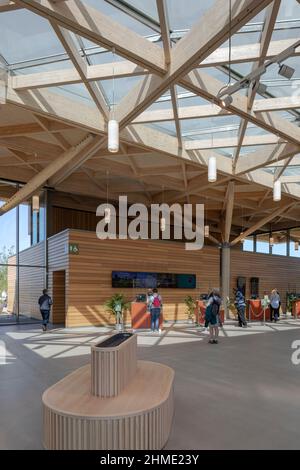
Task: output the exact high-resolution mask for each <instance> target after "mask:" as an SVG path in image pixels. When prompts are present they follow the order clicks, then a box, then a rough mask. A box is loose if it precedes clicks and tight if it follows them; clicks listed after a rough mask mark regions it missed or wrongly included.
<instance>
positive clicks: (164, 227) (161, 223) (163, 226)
mask: <svg viewBox="0 0 300 470" xmlns="http://www.w3.org/2000/svg"><path fill="white" fill-rule="evenodd" d="M160 230H161V231H162V232H164V231H165V230H166V219H165V218H164V217H162V218H161V219H160Z"/></svg>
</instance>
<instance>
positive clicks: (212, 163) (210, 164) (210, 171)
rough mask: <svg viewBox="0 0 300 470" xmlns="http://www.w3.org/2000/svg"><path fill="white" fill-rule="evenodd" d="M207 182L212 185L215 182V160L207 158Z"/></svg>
mask: <svg viewBox="0 0 300 470" xmlns="http://www.w3.org/2000/svg"><path fill="white" fill-rule="evenodd" d="M208 181H209V182H210V183H214V182H215V181H217V159H216V157H209V159H208Z"/></svg>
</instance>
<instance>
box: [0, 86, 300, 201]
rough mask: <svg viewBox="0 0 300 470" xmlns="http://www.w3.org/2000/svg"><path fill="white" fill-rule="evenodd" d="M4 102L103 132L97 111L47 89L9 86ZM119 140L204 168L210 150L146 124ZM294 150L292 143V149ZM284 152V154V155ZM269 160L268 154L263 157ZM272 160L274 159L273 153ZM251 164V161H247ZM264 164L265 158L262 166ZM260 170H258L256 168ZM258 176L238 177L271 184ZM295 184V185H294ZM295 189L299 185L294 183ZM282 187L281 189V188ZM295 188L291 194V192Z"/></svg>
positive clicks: (223, 165)
mask: <svg viewBox="0 0 300 470" xmlns="http://www.w3.org/2000/svg"><path fill="white" fill-rule="evenodd" d="M7 102H8V104H13V105H15V106H20V107H22V108H25V109H30V110H31V111H33V112H35V113H36V114H38V115H42V116H44V117H48V118H49V117H50V118H51V119H53V120H54V121H59V122H63V123H67V124H69V125H73V126H76V127H79V128H81V129H85V130H87V131H89V132H92V133H95V134H104V133H106V128H105V123H104V119H103V116H102V115H101V113H100V112H99V111H98V110H97V109H94V108H91V107H89V106H86V105H82V104H80V105H79V104H78V103H76V102H75V101H74V100H71V99H69V98H66V97H65V96H62V95H57V94H55V93H51V92H48V91H46V90H31V91H22V92H16V91H15V90H13V89H12V88H11V87H10V86H8V90H7ZM120 139H121V141H123V142H126V143H128V144H129V145H134V146H137V147H139V148H141V150H142V149H145V150H147V151H149V150H150V151H152V152H153V151H154V152H159V153H162V154H166V155H169V156H171V157H173V158H179V159H180V160H181V161H185V162H186V163H189V164H190V165H193V166H195V167H198V168H203V167H204V168H205V167H207V163H208V158H209V156H210V155H211V151H206V150H203V151H198V150H192V151H186V150H185V149H180V148H179V146H178V141H177V138H175V137H172V136H169V135H167V134H163V133H161V132H159V131H157V130H155V129H151V128H150V127H145V126H142V125H130V126H128V127H127V128H126V129H124V130H123V131H121V133H120ZM293 151H294V152H295V151H296V150H295V146H294V148H293ZM255 155H256V152H254V153H253V154H251V158H252V157H254V158H255ZM216 157H217V159H218V169H219V171H220V172H221V173H224V174H225V175H227V176H229V175H230V176H232V165H231V160H230V159H229V158H226V157H222V156H221V155H219V154H216ZM287 157H288V155H285V158H287ZM268 159H269V160H271V158H270V155H269V154H268V156H267V160H268ZM274 161H276V158H275V156H274ZM248 163H251V160H249V161H248ZM266 165H268V161H267V162H265V163H264V165H263V166H266ZM259 172H261V170H259ZM261 173H263V175H262V177H260V178H259V174H257V173H255V174H254V175H253V174H251V176H249V175H244V174H243V173H241V175H240V178H241V180H243V179H246V180H247V181H252V182H256V180H258V184H260V185H261V186H263V187H267V188H270V187H272V185H273V180H272V181H268V179H266V177H265V175H266V173H265V172H261ZM267 176H268V175H267ZM295 186H296V185H295ZM298 188H299V186H298ZM284 190H285V188H283V191H284ZM294 191H295V194H293V192H294ZM288 194H290V195H291V196H293V197H298V189H297V188H291V187H289V192H288Z"/></svg>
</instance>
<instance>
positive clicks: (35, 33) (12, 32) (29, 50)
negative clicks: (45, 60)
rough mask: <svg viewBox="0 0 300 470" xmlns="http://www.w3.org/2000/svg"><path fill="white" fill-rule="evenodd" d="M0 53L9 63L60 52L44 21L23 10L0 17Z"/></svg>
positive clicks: (46, 22) (59, 46)
mask: <svg viewBox="0 0 300 470" xmlns="http://www.w3.org/2000/svg"><path fill="white" fill-rule="evenodd" d="M0 31H1V42H0V54H2V56H3V57H4V58H5V59H6V61H7V62H8V63H9V64H12V63H15V62H23V61H25V60H32V59H35V58H37V57H44V56H53V55H55V54H60V53H64V52H65V51H64V48H63V46H62V45H61V43H60V41H59V40H58V38H57V36H56V34H55V33H54V31H53V29H52V28H51V26H50V24H49V22H48V21H47V20H45V19H44V18H42V17H40V16H38V15H36V14H34V13H32V12H30V11H29V10H26V9H20V10H14V11H10V12H6V13H1V14H0Z"/></svg>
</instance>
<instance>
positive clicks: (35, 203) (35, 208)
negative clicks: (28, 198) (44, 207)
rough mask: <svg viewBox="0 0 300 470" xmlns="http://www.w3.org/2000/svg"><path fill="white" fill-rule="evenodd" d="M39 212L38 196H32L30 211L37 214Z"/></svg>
mask: <svg viewBox="0 0 300 470" xmlns="http://www.w3.org/2000/svg"><path fill="white" fill-rule="evenodd" d="M39 210H40V197H39V196H38V195H35V196H32V211H33V212H38V211H39Z"/></svg>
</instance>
